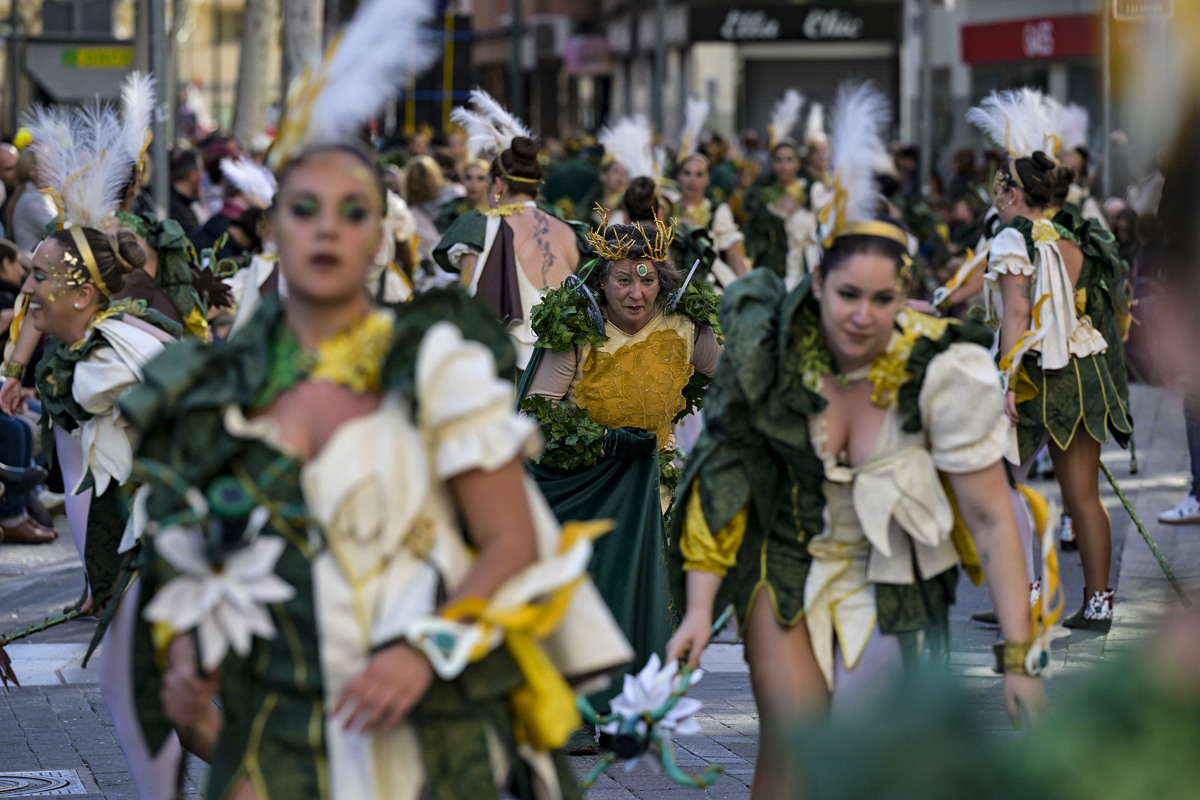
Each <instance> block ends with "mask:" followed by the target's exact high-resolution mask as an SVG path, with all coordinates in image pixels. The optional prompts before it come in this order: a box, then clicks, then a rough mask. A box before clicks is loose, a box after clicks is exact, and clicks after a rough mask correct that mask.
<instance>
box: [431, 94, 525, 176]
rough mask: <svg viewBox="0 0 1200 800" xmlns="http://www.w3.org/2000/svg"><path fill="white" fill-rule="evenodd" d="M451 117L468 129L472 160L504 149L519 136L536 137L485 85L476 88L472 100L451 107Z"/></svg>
mask: <svg viewBox="0 0 1200 800" xmlns="http://www.w3.org/2000/svg"><path fill="white" fill-rule="evenodd" d="M450 121H451V122H453V123H454V124H455V125H458V126H459V127H461V128H462V129H463V130H464V131H466V133H467V160H468V161H471V160H474V159H475V158H477V157H479V156H480V155H482V154H485V153H486V154H491V155H496V154H498V153H501V152H503V151H505V150H507V149H508V148H509V147H511V146H512V140H513V139H515V138H517V137H518V136H525V137H528V138H530V139H532V138H533V134H532V133H530V131H529V128H527V127H526V126H525V123H523V122H521V120H519V119H517V118H516V117H515V116H513V114H512V113H511V112H510V111H509V110H508V109H506V108H505V107H504V106H502V105H500V103H498V102H497V101H496V98H494V97H492V96H491V95H490V94H488V93H487V92H485V91H484V90H483V89H472V90H471V95H470V99H469V101H468V104H467V105H466V106H459V107H457V108H455V109H454V110H453V111H451V112H450Z"/></svg>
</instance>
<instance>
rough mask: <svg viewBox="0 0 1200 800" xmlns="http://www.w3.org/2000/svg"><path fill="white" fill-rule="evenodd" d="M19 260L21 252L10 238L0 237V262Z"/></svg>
mask: <svg viewBox="0 0 1200 800" xmlns="http://www.w3.org/2000/svg"><path fill="white" fill-rule="evenodd" d="M10 260H11V261H17V262H20V260H21V252H20V250H18V249H17V246H16V244H14V243H13V242H12V240H10V239H0V263H3V262H5V261H10Z"/></svg>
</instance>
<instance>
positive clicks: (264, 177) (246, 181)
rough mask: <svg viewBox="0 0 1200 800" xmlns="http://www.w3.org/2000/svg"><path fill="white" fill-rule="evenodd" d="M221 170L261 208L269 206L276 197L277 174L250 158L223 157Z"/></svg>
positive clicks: (247, 197) (248, 198)
mask: <svg viewBox="0 0 1200 800" xmlns="http://www.w3.org/2000/svg"><path fill="white" fill-rule="evenodd" d="M221 172H223V173H224V174H225V177H226V178H228V179H229V180H230V181H231V182H232V183H233V185H234V186H236V187H238V189H239V190H240V191H241V193H242V194H243V195H245V196H246V199H247V200H249V201H250V202H251V203H253V204H254V205H256V206H258V207H259V208H268V207H270V205H271V201H272V200H274V198H275V188H276V186H275V176H274V175H272V174H271V172H270V170H268V169H267V168H266V167H262V166H259V165H258V164H256V163H255V162H253V161H251V160H250V159H248V158H238V159H233V158H223V159H221Z"/></svg>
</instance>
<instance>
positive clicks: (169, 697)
mask: <svg viewBox="0 0 1200 800" xmlns="http://www.w3.org/2000/svg"><path fill="white" fill-rule="evenodd" d="M216 693H217V675H216V673H213V674H211V675H197V674H196V640H195V639H194V638H193V637H192V635H191V634H186V635H184V636H177V637H175V639H173V640H172V641H171V643H170V644H169V645H167V673H166V675H164V676H163V684H162V689H161V691H160V692H159V701H160V702H161V703H162V706H163V712H164V713H165V714H166V716H167V720H168V721H169V722H170V723H171V724H172V725H173V726H174V727H175V729H176V730H177V731H178V732H179V740H180V742H181V743H182V744H183V746H184V747H186V748H187V749H188V750H190V751H191V752H193V753H195V754H196V755H197V756H199V757H200V758H202V759H204V760H205V761H208V760H209V754H210V753H211V752H212V747H213V745H214V744H215V743H216V741H217V734H219V733H220V731H221V726H222V725H223V724H224V721H225V720H224V716H223V715H222V714H221V711H220V709H218V708H217V707H216V706H215V705H213V697H215V696H216Z"/></svg>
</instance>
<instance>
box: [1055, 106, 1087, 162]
mask: <svg viewBox="0 0 1200 800" xmlns="http://www.w3.org/2000/svg"><path fill="white" fill-rule="evenodd" d="M1046 115H1047V117H1048V118H1049V131H1048V132H1049V133H1052V134H1053V135H1055V136H1057V137H1058V144H1059V151H1060V152H1067V151H1069V150H1077V149H1079V148H1081V147H1087V144H1088V112H1087V109H1086V108H1084V107H1083V106H1080V105H1076V104H1075V103H1069V104H1067V105H1063V104H1062V103H1060V102H1059V101H1058V100H1057V99H1055V98H1053V97H1050V96H1049V95H1047V96H1046Z"/></svg>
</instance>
